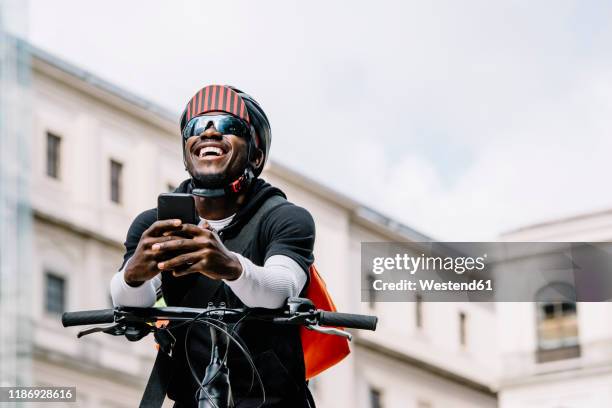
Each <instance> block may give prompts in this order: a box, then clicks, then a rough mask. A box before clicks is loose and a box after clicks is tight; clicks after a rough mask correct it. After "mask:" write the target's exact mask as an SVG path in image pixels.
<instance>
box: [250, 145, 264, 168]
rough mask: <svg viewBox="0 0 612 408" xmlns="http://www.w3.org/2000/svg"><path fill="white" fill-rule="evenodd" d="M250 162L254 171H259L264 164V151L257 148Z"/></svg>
mask: <svg viewBox="0 0 612 408" xmlns="http://www.w3.org/2000/svg"><path fill="white" fill-rule="evenodd" d="M250 162H251V166H252V167H253V170H257V169H259V167H260V166H262V165H263V162H264V152H263V150H261V149H259V148H255V151H254V152H253V154H251V160H250Z"/></svg>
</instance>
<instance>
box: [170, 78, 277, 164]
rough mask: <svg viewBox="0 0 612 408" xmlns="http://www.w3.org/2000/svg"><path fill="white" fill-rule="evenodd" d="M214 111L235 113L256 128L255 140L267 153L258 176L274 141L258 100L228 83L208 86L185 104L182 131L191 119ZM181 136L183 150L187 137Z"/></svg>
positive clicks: (181, 122)
mask: <svg viewBox="0 0 612 408" xmlns="http://www.w3.org/2000/svg"><path fill="white" fill-rule="evenodd" d="M214 111H218V112H226V113H229V114H232V115H234V116H236V117H238V118H240V119H242V120H244V121H245V122H246V123H248V124H249V125H250V126H252V127H253V129H254V130H255V134H256V138H254V140H253V141H252V142H253V143H254V144H255V146H257V147H258V148H260V149H261V150H262V151H263V152H264V162H263V163H262V165H261V166H260V167H259V169H258V170H256V171H254V173H255V176H259V174H260V173H261V171H262V169H263V167H264V166H263V165H264V164H265V162H266V160H267V159H268V154H269V152H270V144H271V142H272V131H271V129H270V122H269V121H268V117H267V116H266V114H265V112H264V111H263V109H262V108H261V106H260V105H259V103H257V101H256V100H255V99H253V97H252V96H250V95H248V94H246V93H244V92H242V91H241V90H239V89H237V88H234V87H232V86H229V85H208V86H205V87H204V88H202V89H200V90H199V91H198V92H196V94H195V95H193V96H192V97H191V99H190V100H189V102H188V103H187V106H186V107H185V110H184V111H183V114H182V115H181V121H180V126H181V134H182V133H183V130H184V129H185V126H187V124H188V123H189V121H190V120H191V119H193V118H194V117H196V116H199V115H202V114H204V113H207V112H214ZM181 139H182V140H183V151H184V150H185V139H183V138H181Z"/></svg>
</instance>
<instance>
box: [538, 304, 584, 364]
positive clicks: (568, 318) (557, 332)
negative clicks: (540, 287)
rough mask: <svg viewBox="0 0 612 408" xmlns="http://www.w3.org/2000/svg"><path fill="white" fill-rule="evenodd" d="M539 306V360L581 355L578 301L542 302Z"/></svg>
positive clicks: (544, 360) (546, 360)
mask: <svg viewBox="0 0 612 408" xmlns="http://www.w3.org/2000/svg"><path fill="white" fill-rule="evenodd" d="M537 307H538V311H537V313H538V353H537V360H538V362H540V363H543V362H548V361H555V360H563V359H567V358H575V357H579V356H580V346H579V342H578V315H577V310H576V303H574V302H540V303H538V304H537Z"/></svg>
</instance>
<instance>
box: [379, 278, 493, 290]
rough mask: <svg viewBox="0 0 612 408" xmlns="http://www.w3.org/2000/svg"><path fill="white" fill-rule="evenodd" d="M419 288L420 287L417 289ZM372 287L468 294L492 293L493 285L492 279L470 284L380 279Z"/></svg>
mask: <svg viewBox="0 0 612 408" xmlns="http://www.w3.org/2000/svg"><path fill="white" fill-rule="evenodd" d="M417 286H418V287H417ZM372 287H373V288H374V290H377V291H387V290H389V291H411V290H421V291H434V292H435V291H438V292H447V291H468V292H476V291H478V292H480V291H492V290H493V283H492V282H491V279H480V280H473V281H470V282H453V281H447V282H436V281H435V280H433V279H421V280H419V281H418V285H417V282H414V281H409V280H406V279H402V280H400V281H399V282H383V281H382V280H380V279H378V280H375V281H374V282H373V283H372Z"/></svg>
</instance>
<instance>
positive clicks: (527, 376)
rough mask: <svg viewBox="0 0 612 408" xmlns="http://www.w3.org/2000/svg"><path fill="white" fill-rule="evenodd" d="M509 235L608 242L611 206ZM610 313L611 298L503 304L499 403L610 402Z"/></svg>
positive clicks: (578, 405) (510, 406)
mask: <svg viewBox="0 0 612 408" xmlns="http://www.w3.org/2000/svg"><path fill="white" fill-rule="evenodd" d="M503 239H504V240H505V241H509V242H512V241H529V242H595V241H604V242H609V241H611V240H612V211H611V210H608V211H602V212H597V213H592V214H586V215H582V216H576V217H571V218H566V219H560V220H554V221H551V222H547V223H542V224H538V225H533V226H529V227H525V228H521V229H518V230H516V231H512V232H509V233H507V234H505V235H503ZM535 300H536V299H534V301H535ZM610 316H612V304H611V303H609V302H607V303H585V302H581V303H577V304H576V303H563V304H561V303H527V302H524V303H500V304H498V316H497V321H498V325H499V328H500V330H499V340H500V343H499V345H500V356H501V360H502V367H503V370H502V376H501V377H500V388H499V403H500V405H499V406H500V408H584V407H589V408H604V407H610V406H612V326H611V325H610V324H609V319H610Z"/></svg>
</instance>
